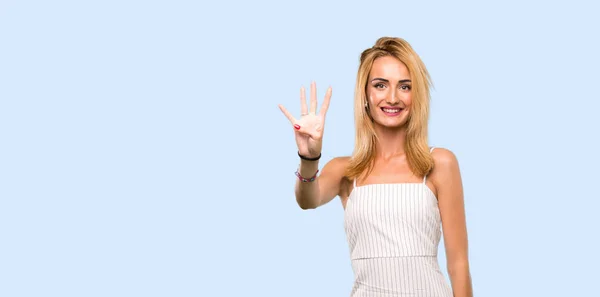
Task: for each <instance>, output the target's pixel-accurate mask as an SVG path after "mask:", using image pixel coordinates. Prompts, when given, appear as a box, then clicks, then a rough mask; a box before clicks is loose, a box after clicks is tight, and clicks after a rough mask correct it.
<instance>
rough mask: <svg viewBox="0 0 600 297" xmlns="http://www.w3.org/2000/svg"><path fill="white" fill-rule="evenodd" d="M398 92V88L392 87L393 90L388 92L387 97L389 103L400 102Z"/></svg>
mask: <svg viewBox="0 0 600 297" xmlns="http://www.w3.org/2000/svg"><path fill="white" fill-rule="evenodd" d="M396 93H397V90H396V89H395V88H392V89H391V91H390V93H389V94H388V96H387V98H386V99H387V100H386V101H387V103H388V104H390V105H394V104H397V103H398V102H400V98H398V97H397V96H396Z"/></svg>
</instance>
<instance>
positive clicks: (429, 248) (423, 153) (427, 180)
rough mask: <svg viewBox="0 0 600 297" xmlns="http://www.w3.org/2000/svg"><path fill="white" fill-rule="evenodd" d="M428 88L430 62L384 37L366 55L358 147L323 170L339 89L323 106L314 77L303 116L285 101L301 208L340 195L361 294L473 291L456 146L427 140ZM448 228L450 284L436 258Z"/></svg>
mask: <svg viewBox="0 0 600 297" xmlns="http://www.w3.org/2000/svg"><path fill="white" fill-rule="evenodd" d="M429 87H430V78H429V74H428V72H427V69H426V68H425V65H424V64H423V62H422V61H421V59H420V58H419V56H418V55H417V54H416V53H415V52H414V50H413V49H412V47H411V46H410V45H409V44H408V43H407V42H406V41H405V40H403V39H400V38H390V37H382V38H380V39H379V40H377V42H376V43H375V45H374V46H373V47H371V48H369V49H366V50H365V51H363V53H362V54H361V56H360V66H359V69H358V75H357V80H356V89H355V96H354V119H355V123H356V143H355V147H354V152H353V154H352V156H349V157H338V158H334V159H332V160H331V161H330V162H328V163H327V164H326V165H325V166H324V167H323V169H322V172H321V173H320V174H319V170H318V169H319V163H318V162H319V161H318V160H319V158H320V157H321V147H322V139H323V131H324V126H325V115H326V113H327V109H328V107H329V102H330V98H331V88H329V89H328V90H327V93H326V95H325V99H324V102H323V105H322V106H321V109H320V111H319V112H317V99H316V97H317V96H316V86H315V83H314V82H313V83H312V84H311V94H310V105H309V106H308V107H307V105H306V98H305V91H304V88H302V89H301V95H300V99H301V113H302V114H301V117H300V118H299V119H296V118H295V117H294V116H292V115H291V114H290V113H289V112H288V111H287V110H286V109H285V108H284V107H283V106H281V105H280V106H279V107H280V109H281V111H282V112H283V113H284V114H285V116H286V117H287V118H288V119H289V120H290V122H291V124H292V126H293V128H294V133H295V137H296V143H297V145H298V155H299V157H300V167H299V168H298V170H297V171H296V176H297V177H298V180H297V182H296V188H295V194H296V200H297V202H298V204H299V206H300V207H301V208H302V209H314V208H317V207H319V206H321V205H324V204H326V203H328V202H329V201H331V200H333V198H335V197H336V196H339V197H340V199H341V204H342V206H343V207H344V210H345V214H344V221H345V222H344V227H345V231H346V236H347V240H348V244H349V246H350V256H351V260H352V269H353V271H354V275H355V282H354V286H353V287H352V292H351V296H353V297H358V296H409V295H410V296H443V297H452V296H454V297H471V296H472V295H473V293H472V285H471V277H470V272H469V262H468V252H467V250H468V248H467V230H466V222H465V221H466V220H465V211H464V199H463V189H462V181H461V176H460V170H459V166H458V161H457V159H456V157H455V155H454V154H453V153H452V152H451V151H450V150H448V149H445V148H439V147H438V148H434V147H431V148H430V147H429V146H428V143H427V123H428V117H429V98H430V95H429ZM442 230H443V231H442ZM442 232H443V235H444V242H445V248H446V258H447V267H448V274H449V276H450V283H451V284H450V283H448V282H447V281H446V280H445V278H444V276H443V274H442V273H441V271H440V268H439V264H438V258H437V253H438V245H439V241H440V236H441V234H442Z"/></svg>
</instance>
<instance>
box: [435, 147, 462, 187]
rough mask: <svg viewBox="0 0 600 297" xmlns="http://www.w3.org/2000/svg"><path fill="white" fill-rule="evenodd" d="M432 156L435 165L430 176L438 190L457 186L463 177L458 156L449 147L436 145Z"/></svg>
mask: <svg viewBox="0 0 600 297" xmlns="http://www.w3.org/2000/svg"><path fill="white" fill-rule="evenodd" d="M431 156H432V157H433V162H434V165H433V170H432V171H431V173H430V176H431V181H432V182H433V183H434V186H435V187H436V188H437V189H438V191H440V190H441V191H442V192H444V189H448V188H455V187H457V183H460V180H461V178H460V169H459V165H458V158H457V157H456V155H455V154H454V152H452V151H451V150H449V149H447V148H443V147H436V148H435V149H434V150H433V152H432V153H431Z"/></svg>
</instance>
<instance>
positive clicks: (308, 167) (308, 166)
mask: <svg viewBox="0 0 600 297" xmlns="http://www.w3.org/2000/svg"><path fill="white" fill-rule="evenodd" d="M318 169H319V161H306V160H300V167H299V169H298V172H299V173H300V175H301V176H302V177H304V178H311V177H313V176H314V175H315V173H316V172H317V170H318ZM295 193H296V201H297V202H298V205H299V206H300V208H302V209H311V208H316V207H318V206H319V178H318V177H317V178H316V179H315V180H314V181H312V182H302V181H301V180H300V179H299V178H296V187H295Z"/></svg>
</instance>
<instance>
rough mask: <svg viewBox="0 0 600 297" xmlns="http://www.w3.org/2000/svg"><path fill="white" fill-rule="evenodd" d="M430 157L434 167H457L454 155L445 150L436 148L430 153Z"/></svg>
mask: <svg viewBox="0 0 600 297" xmlns="http://www.w3.org/2000/svg"><path fill="white" fill-rule="evenodd" d="M431 156H432V157H433V161H434V163H435V165H434V166H435V167H448V166H458V159H457V158H456V155H455V154H454V152H452V151H451V150H449V149H447V148H443V147H436V148H435V149H434V150H433V152H431Z"/></svg>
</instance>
